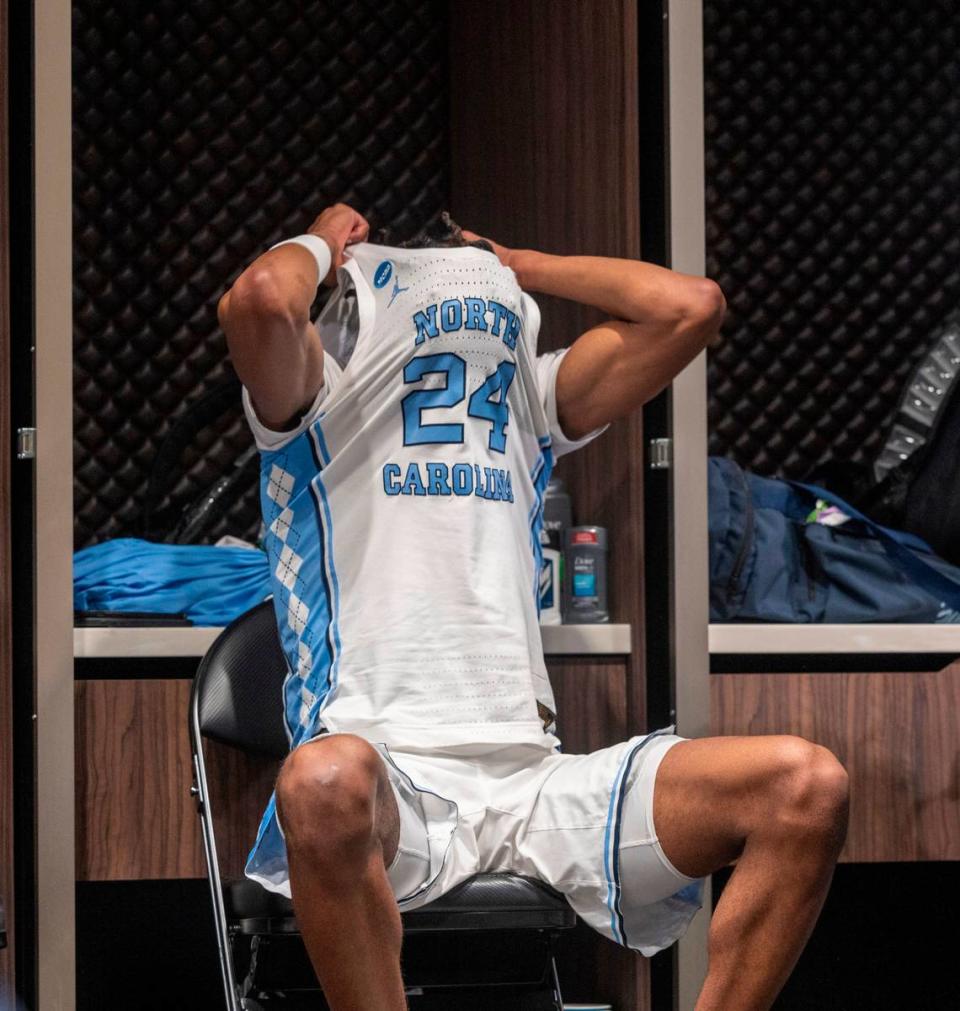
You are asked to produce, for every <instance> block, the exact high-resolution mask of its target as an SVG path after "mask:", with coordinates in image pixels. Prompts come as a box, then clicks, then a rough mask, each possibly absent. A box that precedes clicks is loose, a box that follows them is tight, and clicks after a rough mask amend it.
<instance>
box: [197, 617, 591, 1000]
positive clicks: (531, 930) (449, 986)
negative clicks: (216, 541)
mask: <svg viewBox="0 0 960 1011" xmlns="http://www.w3.org/2000/svg"><path fill="white" fill-rule="evenodd" d="M286 674H287V662H286V658H285V657H284V654H283V651H282V649H281V646H280V638H279V635H278V633H277V627H276V621H275V618H274V611H273V604H272V603H271V602H270V601H266V602H265V603H263V604H259V605H258V606H257V607H255V608H253V609H252V610H250V611H248V612H247V613H246V614H244V615H241V617H239V618H238V619H237V620H236V621H234V622H232V623H231V624H230V625H229V626H227V628H225V629H224V630H223V632H222V633H221V634H220V636H219V637H218V638H217V639H216V641H215V642H214V643H213V645H212V646H211V647H210V649H209V650H208V651H207V654H206V655H205V656H204V658H203V660H202V661H201V663H200V666H199V668H198V670H197V674H196V677H195V678H194V681H193V690H192V693H191V697H190V741H191V747H192V750H193V777H194V782H193V787H192V788H191V793H192V794H193V795H194V797H195V798H196V804H197V811H198V813H199V815H200V820H201V823H202V829H203V844H204V850H205V853H206V858H207V878H208V880H209V883H210V897H211V900H212V903H213V915H214V922H215V928H216V935H217V944H218V947H219V953H220V966H221V971H222V974H223V986H224V992H225V995H226V1007H227V1011H255V1009H259V1008H267V1007H270V1006H272V1005H274V1004H276V1005H277V1006H282V1007H283V1008H285V1009H287V1011H294V1009H295V1008H296V1007H297V1006H298V1004H297V1002H298V1000H299V1001H304V1000H306V1001H309V1003H304V1004H302V1006H303V1007H310V1008H314V1009H315V1008H317V1007H318V1006H320V1002H319V1000H318V996H319V988H318V986H317V982H316V978H315V976H314V975H313V972H312V970H311V969H310V965H309V961H308V959H307V957H306V951H305V949H304V947H303V943H302V941H301V940H300V936H299V931H298V928H297V924H296V920H295V918H294V915H293V905H292V903H291V902H290V901H289V900H288V899H286V898H284V897H283V896H281V895H278V894H276V893H274V892H268V891H267V890H266V889H264V888H262V887H261V886H260V885H259V884H257V883H256V882H255V881H252V880H250V879H248V878H243V879H241V880H238V881H221V877H220V868H219V864H218V858H217V843H216V838H215V836H214V823H213V813H212V808H211V802H210V793H209V789H208V785H207V775H206V767H205V764H204V752H203V740H204V738H209V739H211V740H215V741H218V742H220V743H222V744H227V745H231V746H233V747H236V748H239V749H241V750H242V751H244V752H247V753H251V754H257V755H261V756H268V757H271V758H274V759H276V760H278V762H279V760H282V759H283V758H284V757H285V756H286V755H287V753H288V750H289V743H288V741H287V736H286V732H285V730H284V727H283V714H282V710H281V686H282V684H283V680H284V678H285V677H286ZM254 829H255V826H253V825H251V826H250V830H251V834H252V832H253V831H254ZM251 837H252V836H251ZM402 918H403V929H404V943H403V970H404V980H405V983H406V986H407V992H408V994H410V995H411V1003H412V1006H413V1007H423V1008H444V1009H448V1008H453V1007H456V1008H458V1009H469V1008H478V1009H479V1008H484V1009H486V1008H497V1009H498V1011H506V1009H511V1008H515V1009H518V1011H521V1009H522V1011H562V1007H563V1002H562V1000H561V997H560V985H559V981H558V979H557V970H556V963H555V960H554V947H555V944H556V941H557V938H558V935H559V932H560V931H562V930H567V929H569V928H571V927H572V926H573V925H574V923H575V920H576V917H575V916H574V913H573V911H572V909H571V908H570V906H569V905H568V904H567V902H566V900H565V899H564V898H563V897H562V896H561V895H559V894H558V893H557V892H555V891H554V890H553V889H551V888H548V887H547V886H546V885H544V884H543V883H541V882H539V881H535V880H534V879H532V878H527V877H520V876H518V875H512V874H478V875H477V876H476V877H474V878H471V879H470V880H469V881H466V882H464V883H463V884H462V885H460V886H459V887H457V888H455V889H454V890H453V891H451V892H448V893H447V894H446V895H444V896H442V897H440V898H439V899H436V900H435V901H434V902H431V903H430V904H429V905H426V906H423V907H421V908H420V909H417V910H414V911H412V912H406V913H404V914H403V917H402ZM281 1002H282V1003H281ZM371 1011H373V1009H371Z"/></svg>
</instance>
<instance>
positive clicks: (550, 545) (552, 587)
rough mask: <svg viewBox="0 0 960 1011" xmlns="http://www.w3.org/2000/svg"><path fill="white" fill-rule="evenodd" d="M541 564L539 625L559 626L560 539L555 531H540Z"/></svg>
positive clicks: (560, 618) (560, 617) (560, 620)
mask: <svg viewBox="0 0 960 1011" xmlns="http://www.w3.org/2000/svg"><path fill="white" fill-rule="evenodd" d="M540 544H541V546H542V554H543V562H542V564H541V568H540V624H541V625H560V624H561V623H562V622H563V617H562V611H561V607H560V587H561V586H562V585H563V584H562V575H561V572H562V569H561V563H562V561H563V555H562V554H561V553H560V538H559V536H558V534H557V531H555V530H549V531H548V530H545V529H544V530H541V531H540Z"/></svg>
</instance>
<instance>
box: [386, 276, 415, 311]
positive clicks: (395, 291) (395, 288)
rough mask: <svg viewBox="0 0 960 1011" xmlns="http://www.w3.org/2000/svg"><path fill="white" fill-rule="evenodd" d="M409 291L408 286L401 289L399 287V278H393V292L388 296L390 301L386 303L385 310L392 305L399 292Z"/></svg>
mask: <svg viewBox="0 0 960 1011" xmlns="http://www.w3.org/2000/svg"><path fill="white" fill-rule="evenodd" d="M409 290H410V286H409V285H407V287H406V288H401V287H400V278H399V277H395V278H394V279H393V292H392V293H391V295H390V301H389V302H387V308H388V309H389V308H390V306H391V305H393V300H394V299H395V298H396V297H397V295H399V294H400V292H401V291H409Z"/></svg>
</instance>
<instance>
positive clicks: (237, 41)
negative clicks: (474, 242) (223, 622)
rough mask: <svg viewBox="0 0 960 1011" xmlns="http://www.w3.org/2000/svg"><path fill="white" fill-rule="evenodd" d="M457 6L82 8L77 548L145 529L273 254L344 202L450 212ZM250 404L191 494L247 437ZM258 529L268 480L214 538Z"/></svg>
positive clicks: (413, 0) (76, 17) (195, 470)
mask: <svg viewBox="0 0 960 1011" xmlns="http://www.w3.org/2000/svg"><path fill="white" fill-rule="evenodd" d="M445 8H446V5H445V4H444V3H443V2H442V0H383V2H378V3H357V2H347V3H336V2H331V0H323V2H320V0H310V2H306V3H300V2H294V0H267V2H256V0H191V2H189V3H186V2H184V0H155V2H151V3H149V4H146V3H140V2H127V0H110V2H103V0H75V2H74V6H73V116H74V122H73V182H74V214H73V218H74V220H73V228H74V233H73V234H74V240H73V241H74V245H73V252H74V384H75V385H74V425H75V428H74V432H75V435H74V467H75V471H74V473H75V479H74V492H75V515H76V523H75V545H76V547H78V548H79V547H83V546H85V545H88V544H91V543H94V542H96V541H99V540H104V539H107V538H112V537H118V536H129V535H137V534H139V533H140V516H141V510H142V505H143V494H144V490H145V486H146V481H147V476H148V474H149V471H150V467H151V463H152V461H153V459H154V457H155V455H156V452H157V449H158V447H159V446H160V444H161V442H162V440H163V438H164V436H165V434H166V433H167V431H168V429H169V426H170V424H171V422H172V421H174V420H175V419H176V418H178V417H180V415H181V413H182V412H183V411H185V410H186V409H187V408H188V406H189V404H190V403H191V402H192V401H194V400H195V399H196V398H197V397H199V396H200V395H201V394H203V393H204V392H206V391H209V390H210V389H212V388H213V387H215V386H217V385H218V384H220V383H222V382H224V381H225V380H227V379H229V378H230V377H231V376H232V375H233V372H232V369H231V367H230V365H229V363H228V361H227V349H226V344H225V341H224V338H223V335H222V333H221V332H220V331H219V328H218V325H217V319H216V305H217V300H218V299H219V297H220V295H221V294H222V293H223V292H224V291H225V290H226V289H227V287H228V286H229V285H230V284H231V283H232V281H233V280H235V278H236V277H237V275H238V274H239V273H240V272H241V271H242V270H243V268H244V267H245V266H246V265H247V264H248V263H249V262H250V261H251V260H252V259H253V258H254V257H256V256H257V255H258V254H259V253H260V252H262V251H263V250H265V249H266V248H267V247H268V246H269V245H271V244H272V243H274V242H276V241H278V240H279V239H281V238H284V237H286V236H289V235H293V234H296V233H297V232H302V231H305V230H306V228H307V227H308V226H309V225H310V223H311V222H312V221H313V219H314V217H315V216H316V215H317V214H318V213H319V212H320V211H321V210H322V209H323V207H325V206H327V205H328V204H330V203H333V202H335V201H337V200H344V201H347V202H349V203H351V204H352V205H353V206H355V207H356V208H357V209H358V210H360V211H361V212H362V213H364V214H365V215H367V216H368V218H369V219H370V220H371V223H372V224H373V225H374V227H376V226H380V225H387V226H390V227H393V228H395V229H396V230H397V232H398V233H400V234H403V233H408V232H410V231H412V230H413V229H414V228H416V227H418V226H419V225H420V224H421V223H422V222H423V221H424V220H426V219H427V218H429V217H431V216H432V215H433V214H435V213H437V212H438V211H439V210H440V209H442V208H443V207H444V206H445V205H446V203H447V190H448V177H449V171H448V161H447V153H446V148H447V145H446V139H447V115H448V114H447V92H448V89H447V58H446V46H447V30H446V23H445V17H446V10H445ZM237 408H238V409H237V411H236V412H234V413H232V414H229V415H228V416H226V417H225V418H224V419H223V420H222V422H221V423H220V424H219V425H218V426H213V428H212V429H211V430H209V431H207V432H205V433H204V434H203V436H202V438H198V439H197V441H196V444H195V445H194V447H193V448H192V449H191V450H190V451H189V452H188V453H187V454H186V455H185V457H184V470H183V473H182V475H181V477H180V479H179V481H178V483H177V484H176V486H175V487H174V488H173V491H172V496H173V500H174V501H175V502H188V501H190V500H192V499H193V498H194V497H196V496H197V495H199V494H200V493H201V492H202V491H203V490H205V489H206V488H208V487H209V486H210V485H211V484H212V483H213V482H214V481H215V480H216V478H217V477H219V476H220V475H221V474H222V473H224V472H225V470H227V469H228V468H229V466H230V463H231V461H232V460H234V459H235V458H236V457H237V456H238V455H239V454H240V453H241V452H242V451H243V450H244V449H245V448H246V447H247V446H249V445H250V443H251V437H250V434H249V431H248V429H247V427H246V424H245V422H244V421H243V420H242V416H241V414H240V412H239V404H237ZM157 505H158V506H159V505H160V503H157ZM258 522H259V507H258V500H257V492H256V488H255V486H254V484H253V483H251V486H250V488H249V490H248V492H247V493H246V494H245V495H244V496H243V497H242V499H241V500H240V501H238V502H237V503H236V504H235V505H234V506H233V508H231V510H230V511H229V512H228V513H227V514H226V515H225V516H223V517H222V518H221V519H220V520H219V521H218V522H217V523H216V524H215V525H214V526H213V527H211V528H210V530H209V531H208V535H207V538H206V539H208V540H215V539H216V538H218V537H219V536H221V535H222V534H225V533H231V534H234V535H237V536H246V537H251V536H254V535H255V534H256V531H257V527H258Z"/></svg>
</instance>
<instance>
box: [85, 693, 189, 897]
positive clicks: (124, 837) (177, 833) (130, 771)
mask: <svg viewBox="0 0 960 1011" xmlns="http://www.w3.org/2000/svg"><path fill="white" fill-rule="evenodd" d="M189 698H190V682H189V681H186V680H181V679H178V680H162V679H157V680H129V681H122V680H111V681H78V682H77V683H76V743H77V793H76V812H77V878H78V880H81V881H107V880H111V881H115V880H126V879H134V878H195V877H202V876H203V875H204V874H205V869H204V862H203V850H202V843H201V836H200V824H199V819H198V818H197V815H196V813H195V809H194V804H193V800H192V798H191V797H190V794H189V789H190V784H191V781H192V780H191V770H190V746H189V743H188V737H187V705H188V702H189Z"/></svg>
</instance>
